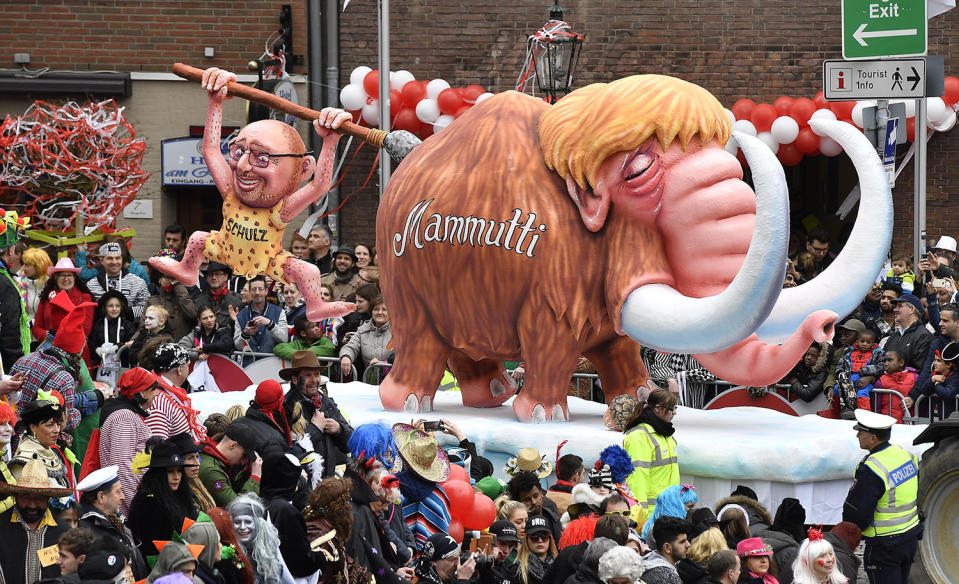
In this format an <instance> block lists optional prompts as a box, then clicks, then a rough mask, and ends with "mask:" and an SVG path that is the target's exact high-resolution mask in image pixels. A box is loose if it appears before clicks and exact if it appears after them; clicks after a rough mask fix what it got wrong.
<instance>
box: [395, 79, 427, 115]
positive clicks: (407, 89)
mask: <svg viewBox="0 0 959 584" xmlns="http://www.w3.org/2000/svg"><path fill="white" fill-rule="evenodd" d="M400 93H401V97H402V99H403V106H404V107H409V108H414V109H415V108H416V104H418V103H419V102H420V100H421V99H423V98H424V97H426V87H424V86H423V85H422V84H420V83H418V82H416V81H410V82H409V83H407V84H406V85H404V86H403V91H402V92H400Z"/></svg>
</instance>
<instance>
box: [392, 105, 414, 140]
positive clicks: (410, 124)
mask: <svg viewBox="0 0 959 584" xmlns="http://www.w3.org/2000/svg"><path fill="white" fill-rule="evenodd" d="M391 109H392V108H391ZM393 129H394V130H406V131H407V132H412V133H414V134H415V133H416V132H418V131H419V129H420V121H419V119H417V117H416V110H414V109H412V108H408V107H405V108H403V109H401V110H400V111H398V112H396V117H395V118H393Z"/></svg>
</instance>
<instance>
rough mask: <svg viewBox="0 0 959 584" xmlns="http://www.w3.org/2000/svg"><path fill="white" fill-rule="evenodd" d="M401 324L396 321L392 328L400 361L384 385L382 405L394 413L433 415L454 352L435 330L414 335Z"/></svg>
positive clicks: (424, 329)
mask: <svg viewBox="0 0 959 584" xmlns="http://www.w3.org/2000/svg"><path fill="white" fill-rule="evenodd" d="M398 324H400V323H398V322H396V321H395V320H394V321H393V322H391V324H390V328H391V329H392V331H393V347H394V349H395V352H396V358H395V359H394V363H395V365H393V368H392V369H390V372H389V374H388V375H387V376H386V378H385V379H383V382H382V383H380V401H381V402H383V407H384V408H386V409H387V410H392V411H394V412H403V411H405V412H409V413H417V412H431V411H433V397H434V396H435V395H436V388H437V387H439V384H440V380H441V379H443V371H445V370H446V360H447V359H448V357H449V354H450V348H449V347H448V346H447V345H446V342H445V341H443V339H441V338H440V337H439V335H438V334H436V331H435V330H434V329H433V328H432V327H429V326H424V327H420V328H419V329H418V330H415V331H413V334H412V335H410V334H409V332H410V331H406V327H403V326H402V325H401V326H397V325H398ZM404 333H406V334H404Z"/></svg>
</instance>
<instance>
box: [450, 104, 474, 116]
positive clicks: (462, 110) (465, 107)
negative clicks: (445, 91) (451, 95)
mask: <svg viewBox="0 0 959 584" xmlns="http://www.w3.org/2000/svg"><path fill="white" fill-rule="evenodd" d="M471 107H473V106H472V105H470V104H468V103H467V104H464V105H461V106H460V107H459V109H457V110H456V111H455V112H453V117H454V118H458V117H460V116H461V115H463V114H465V113H466V112H468V111H469V109H470V108H471Z"/></svg>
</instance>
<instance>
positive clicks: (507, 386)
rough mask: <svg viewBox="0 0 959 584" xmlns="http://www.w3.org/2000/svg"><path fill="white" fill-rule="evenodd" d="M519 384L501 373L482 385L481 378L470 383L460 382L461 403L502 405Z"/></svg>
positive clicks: (480, 405)
mask: <svg viewBox="0 0 959 584" xmlns="http://www.w3.org/2000/svg"><path fill="white" fill-rule="evenodd" d="M518 389H519V386H518V385H516V382H515V381H513V378H512V377H510V376H509V375H507V374H506V373H503V374H502V375H500V376H499V377H494V378H493V379H490V380H489V383H488V385H484V384H483V383H482V381H481V380H476V381H474V382H471V383H466V384H464V383H462V382H461V383H460V391H461V392H462V394H463V405H464V406H466V407H468V408H495V407H498V406H501V405H503V403H504V402H505V401H506V400H508V399H509V398H511V397H513V396H514V395H516V390H518Z"/></svg>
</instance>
